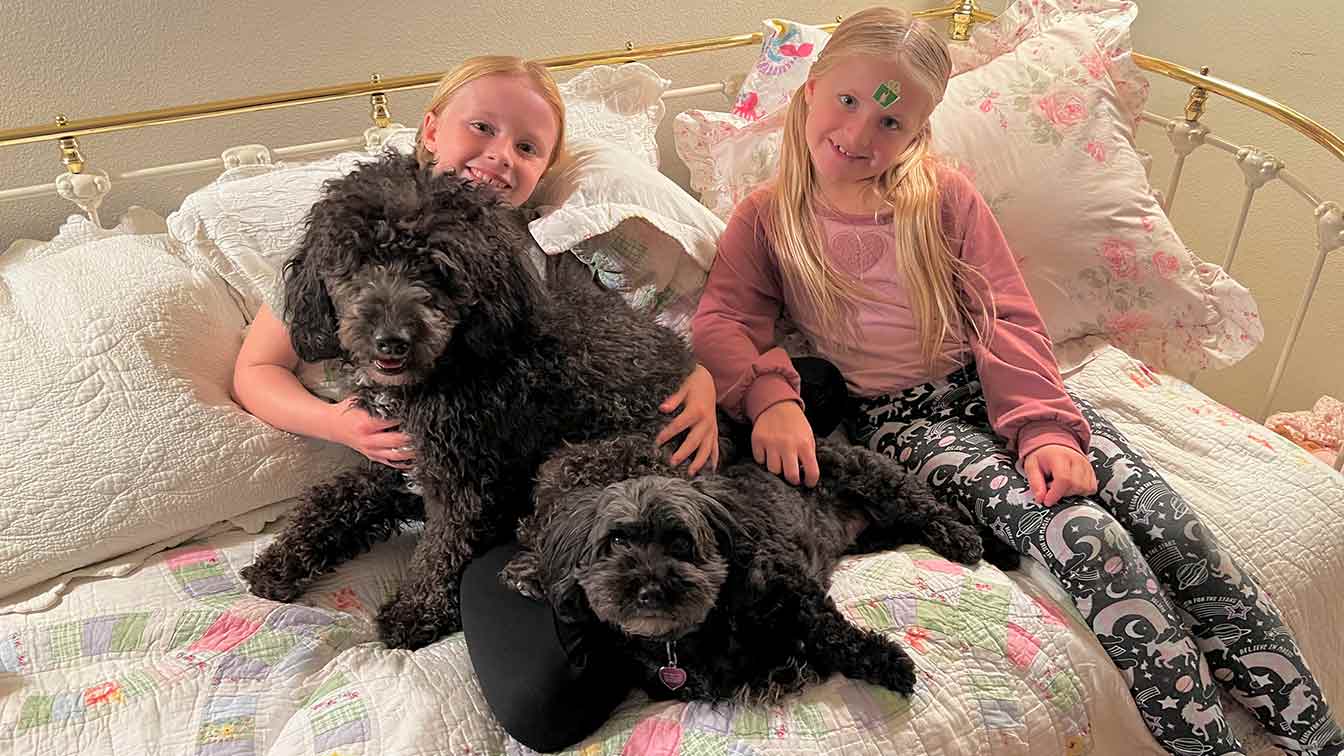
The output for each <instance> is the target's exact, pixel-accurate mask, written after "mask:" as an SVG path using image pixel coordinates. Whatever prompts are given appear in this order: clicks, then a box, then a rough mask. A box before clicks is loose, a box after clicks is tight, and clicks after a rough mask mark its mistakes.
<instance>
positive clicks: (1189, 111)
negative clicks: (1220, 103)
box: [1185, 66, 1209, 122]
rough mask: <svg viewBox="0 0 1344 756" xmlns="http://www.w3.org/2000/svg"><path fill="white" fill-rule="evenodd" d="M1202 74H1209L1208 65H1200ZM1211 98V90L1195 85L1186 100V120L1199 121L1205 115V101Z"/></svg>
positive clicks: (1200, 73)
mask: <svg viewBox="0 0 1344 756" xmlns="http://www.w3.org/2000/svg"><path fill="white" fill-rule="evenodd" d="M1199 75H1200V76H1208V75H1209V67H1208V66H1200V67H1199ZM1208 99H1209V90H1207V89H1205V88H1204V87H1195V88H1194V89H1191V90H1190V97H1189V98H1187V99H1186V101H1185V120H1187V121H1191V122H1194V121H1198V120H1199V117H1200V116H1202V115H1204V103H1205V102H1207V101H1208Z"/></svg>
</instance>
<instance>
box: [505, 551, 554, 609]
mask: <svg viewBox="0 0 1344 756" xmlns="http://www.w3.org/2000/svg"><path fill="white" fill-rule="evenodd" d="M529 556H530V555H522V556H518V557H515V558H514V559H513V561H511V562H509V563H508V564H506V565H504V569H502V570H500V571H499V582H500V583H502V584H503V585H504V587H506V588H508V589H509V590H511V591H513V592H514V593H520V594H522V595H524V596H527V597H528V598H530V599H536V600H537V601H545V600H546V595H545V591H543V590H542V587H541V581H540V580H539V579H538V574H537V563H536V559H532V558H528V557H529Z"/></svg>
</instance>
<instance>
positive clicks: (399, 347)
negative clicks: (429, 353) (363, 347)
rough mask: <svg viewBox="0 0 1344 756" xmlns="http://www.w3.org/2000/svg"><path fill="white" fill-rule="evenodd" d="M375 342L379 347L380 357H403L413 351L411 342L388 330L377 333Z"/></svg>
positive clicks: (374, 338)
mask: <svg viewBox="0 0 1344 756" xmlns="http://www.w3.org/2000/svg"><path fill="white" fill-rule="evenodd" d="M373 343H374V346H376V347H377V348H378V356H379V357H393V358H401V357H405V356H406V353H407V352H409V351H411V344H410V342H408V341H407V340H406V339H403V338H401V337H400V336H395V335H393V334H390V333H386V332H379V333H375V334H374V335H373Z"/></svg>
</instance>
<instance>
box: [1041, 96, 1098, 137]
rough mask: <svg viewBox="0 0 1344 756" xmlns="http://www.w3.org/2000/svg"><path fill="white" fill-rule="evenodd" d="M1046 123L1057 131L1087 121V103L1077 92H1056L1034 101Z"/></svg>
mask: <svg viewBox="0 0 1344 756" xmlns="http://www.w3.org/2000/svg"><path fill="white" fill-rule="evenodd" d="M1036 107H1038V108H1040V111H1041V115H1043V116H1045V120H1046V122H1047V123H1049V124H1051V125H1052V126H1054V127H1055V128H1056V129H1058V130H1063V129H1067V128H1069V127H1070V126H1077V125H1078V124H1080V123H1082V122H1083V121H1086V120H1087V103H1086V102H1084V101H1083V98H1082V97H1081V96H1080V95H1079V94H1078V93H1077V92H1057V93H1054V94H1048V95H1046V96H1044V97H1042V98H1041V99H1039V100H1037V101H1036Z"/></svg>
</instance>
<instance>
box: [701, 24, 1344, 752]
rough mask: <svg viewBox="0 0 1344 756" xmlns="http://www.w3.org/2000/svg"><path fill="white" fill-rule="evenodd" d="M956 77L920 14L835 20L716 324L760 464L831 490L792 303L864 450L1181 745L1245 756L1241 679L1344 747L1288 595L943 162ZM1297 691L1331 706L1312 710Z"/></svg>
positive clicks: (716, 300) (727, 399)
mask: <svg viewBox="0 0 1344 756" xmlns="http://www.w3.org/2000/svg"><path fill="white" fill-rule="evenodd" d="M951 68H952V66H951V60H950V58H949V53H948V50H947V46H946V44H945V43H944V42H943V40H942V39H941V38H940V37H939V36H938V34H937V32H935V31H934V30H933V29H932V28H931V27H930V26H929V25H927V24H925V23H923V22H921V21H918V20H915V19H912V18H911V16H910V15H909V14H908V13H905V12H903V11H898V10H892V9H888V8H871V9H868V10H865V11H862V12H860V13H856V14H854V15H853V16H850V17H849V18H847V19H845V21H844V22H843V23H841V24H840V25H839V27H838V28H837V29H836V30H835V33H834V35H833V36H832V37H831V39H830V41H829V42H828V43H827V45H826V47H825V48H824V49H823V50H822V53H821V55H820V56H819V58H818V59H817V61H816V63H815V64H814V66H813V67H812V70H811V71H810V73H809V78H808V80H807V82H806V83H805V84H804V85H803V86H802V87H800V88H799V90H798V91H797V92H796V93H795V95H794V96H793V99H792V101H791V102H790V104H789V110H788V113H787V117H786V125H785V130H784V137H783V143H782V147H781V156H780V165H779V173H778V176H777V177H776V179H775V180H774V182H773V183H772V184H771V185H769V186H767V187H766V188H764V189H762V190H759V191H757V192H756V193H754V194H752V195H750V196H749V197H747V198H746V199H745V200H743V201H742V203H741V204H739V205H738V207H737V208H736V210H735V212H734V214H733V217H732V219H731V220H730V221H729V223H728V227H727V229H726V230H725V231H724V234H723V237H722V238H721V239H720V242H719V251H718V256H717V258H716V259H715V262H714V266H713V268H712V269H711V271H710V275H709V281H708V284H707V286H706V289H705V292H704V295H703V297H702V299H701V301H700V305H699V310H698V311H697V313H696V316H695V319H694V320H693V322H692V341H693V344H694V346H695V351H696V355H697V357H698V358H699V359H700V361H701V362H702V363H703V364H704V365H705V366H706V367H708V368H709V371H710V373H711V374H713V376H714V380H715V383H716V386H717V390H718V396H719V403H720V406H721V407H723V408H724V409H725V410H726V411H727V412H728V413H729V414H730V415H733V416H736V417H737V418H739V419H742V420H745V421H747V422H750V423H751V425H752V435H751V438H752V451H753V454H754V455H755V458H756V460H757V462H759V463H761V464H762V465H765V466H766V467H768V468H769V469H770V471H772V472H774V473H777V474H779V475H782V476H783V477H784V478H786V479H787V480H788V481H789V482H791V483H794V484H799V483H803V484H807V485H813V484H815V482H816V480H817V474H818V471H817V462H816V456H815V446H814V440H813V439H814V436H813V433H814V430H817V429H816V428H814V427H812V426H811V425H810V424H809V420H808V417H807V414H808V412H807V411H808V410H809V409H810V408H809V407H807V406H806V404H807V401H806V397H805V396H804V395H801V394H800V390H799V389H800V384H802V385H803V386H804V387H805V386H806V382H805V381H800V377H799V375H798V374H797V371H796V370H795V369H794V363H793V362H792V361H791V360H790V358H789V356H788V355H787V354H786V353H785V352H784V351H783V350H782V349H781V348H780V347H778V346H777V345H776V344H775V342H774V340H773V334H774V332H775V326H776V324H777V321H778V320H779V319H780V318H781V316H787V317H788V319H790V320H791V321H792V322H793V323H794V325H795V326H796V327H797V328H798V329H799V330H800V331H801V332H802V333H803V335H805V336H806V337H808V339H809V340H810V341H811V342H812V344H813V346H814V348H815V349H816V351H817V352H818V353H819V354H820V355H821V356H822V357H824V358H825V359H826V360H829V361H830V362H832V363H833V364H834V365H835V366H836V367H837V368H838V369H839V372H840V374H841V375H842V376H843V380H844V383H845V385H846V386H847V388H848V390H849V392H850V394H851V395H852V399H851V400H850V402H849V409H848V412H847V420H846V426H847V430H848V431H849V432H850V434H851V436H852V437H853V439H854V440H855V441H856V442H857V443H862V444H865V445H867V446H869V447H870V448H873V449H875V450H878V451H881V452H884V453H886V454H888V455H890V456H892V457H894V458H895V459H897V460H899V461H900V462H901V463H903V464H904V465H905V466H907V467H908V468H910V469H911V470H913V471H915V472H916V473H917V474H918V475H919V476H920V477H921V478H922V479H923V480H925V481H926V482H927V483H929V484H930V486H931V487H932V488H933V489H934V491H935V492H936V493H938V494H939V495H941V496H943V497H945V498H947V499H949V500H953V501H956V502H958V503H960V504H961V505H963V506H965V507H966V508H967V509H968V510H969V511H971V512H972V513H973V515H974V516H975V517H976V519H977V520H978V521H979V522H981V523H982V524H984V525H985V526H987V527H989V528H990V529H991V530H992V531H993V532H994V533H995V534H996V535H997V536H998V537H999V538H1000V539H1002V540H1003V541H1004V542H1006V543H1008V544H1010V545H1011V546H1013V547H1014V548H1015V549H1017V550H1018V551H1020V552H1021V553H1022V554H1024V555H1025V556H1027V557H1029V558H1032V559H1035V560H1037V561H1038V562H1040V563H1041V564H1043V565H1044V566H1045V567H1047V568H1049V569H1050V570H1051V572H1052V573H1053V574H1054V575H1055V576H1056V577H1057V578H1058V579H1059V581H1060V582H1061V583H1062V584H1063V586H1064V588H1065V589H1066V590H1067V591H1068V592H1069V594H1070V595H1071V596H1072V597H1073V599H1074V601H1075V604H1076V605H1077V607H1078V610H1079V612H1080V613H1081V614H1082V616H1083V618H1084V620H1085V621H1086V622H1087V623H1088V625H1089V626H1090V627H1091V628H1092V630H1093V632H1095V633H1096V635H1097V638H1098V639H1099V640H1100V641H1101V643H1102V645H1103V646H1104V647H1105V648H1106V649H1107V651H1108V652H1109V653H1110V655H1111V657H1112V659H1113V660H1114V661H1115V663H1116V664H1117V666H1118V667H1119V668H1120V670H1121V671H1122V673H1123V674H1124V676H1125V677H1126V679H1127V680H1128V682H1129V683H1130V690H1131V692H1132V693H1133V694H1134V697H1135V701H1136V702H1137V705H1138V707H1139V711H1140V713H1141V714H1142V716H1143V719H1144V721H1145V723H1146V724H1147V725H1148V727H1149V729H1150V730H1151V731H1152V733H1153V736H1154V737H1155V738H1156V739H1157V741H1158V742H1159V743H1161V744H1162V745H1163V747H1165V748H1167V749H1168V750H1171V751H1172V752H1178V753H1194V752H1199V753H1206V754H1232V753H1240V752H1241V751H1242V750H1243V749H1242V745H1241V744H1240V743H1239V742H1238V740H1237V738H1236V737H1235V736H1234V735H1233V734H1232V732H1231V731H1230V729H1229V728H1228V726H1227V722H1226V720H1225V719H1224V717H1223V713H1222V710H1221V708H1220V706H1219V702H1218V696H1217V687H1216V686H1215V684H1214V680H1217V681H1218V682H1220V683H1222V684H1223V685H1224V687H1226V688H1227V690H1229V691H1230V692H1231V693H1232V695H1233V696H1234V697H1236V698H1237V699H1239V700H1241V701H1242V702H1243V703H1245V704H1246V705H1247V706H1248V708H1249V709H1250V710H1251V711H1252V712H1253V713H1254V714H1255V715H1256V716H1257V717H1258V718H1259V719H1260V721H1261V723H1262V724H1263V725H1264V727H1265V729H1266V730H1267V732H1268V733H1269V734H1270V737H1271V739H1272V740H1273V741H1274V742H1275V744H1276V745H1278V746H1280V747H1282V748H1284V749H1286V750H1288V751H1289V752H1292V753H1338V752H1339V751H1340V745H1339V743H1340V741H1341V734H1340V730H1339V727H1338V725H1336V724H1335V722H1334V721H1333V719H1332V718H1331V715H1330V712H1329V710H1328V708H1327V707H1326V703H1325V700H1324V698H1323V697H1322V695H1321V690H1320V688H1319V686H1318V685H1317V684H1316V681H1315V679H1314V678H1313V677H1312V675H1311V673H1310V672H1309V671H1308V669H1307V666H1306V664H1305V663H1304V662H1303V660H1302V658H1301V655H1300V653H1299V652H1298V649H1297V646H1296V644H1295V643H1294V642H1293V640H1292V637H1291V635H1290V634H1289V633H1288V631H1287V629H1286V628H1285V627H1284V626H1283V622H1282V620H1281V619H1280V617H1279V614H1278V612H1277V610H1276V609H1275V608H1274V605H1273V603H1272V602H1271V601H1270V599H1269V597H1268V596H1266V595H1265V594H1264V593H1263V592H1262V591H1261V590H1260V588H1259V587H1258V586H1257V584H1256V582H1255V580H1254V579H1253V578H1252V577H1251V576H1250V575H1249V574H1247V573H1245V572H1244V571H1243V570H1241V569H1239V568H1238V567H1237V566H1236V565H1235V563H1234V562H1233V560H1232V558H1231V556H1230V555H1229V554H1228V553H1227V552H1226V551H1224V550H1222V549H1220V548H1219V546H1218V544H1217V543H1216V541H1215V539H1214V538H1213V535H1212V534H1211V533H1210V532H1209V531H1208V530H1207V529H1206V528H1204V527H1203V525H1202V524H1201V523H1200V522H1199V520H1198V519H1197V518H1196V516H1195V514H1194V513H1193V512H1191V511H1190V508H1189V506H1188V505H1187V504H1186V503H1185V502H1184V501H1183V500H1182V499H1181V498H1180V496H1179V495H1177V494H1176V493H1175V492H1174V491H1173V490H1172V489H1171V488H1170V487H1169V486H1168V485H1167V483H1166V482H1165V481H1164V480H1163V479H1162V478H1161V476H1159V475H1158V474H1157V472H1156V471H1154V470H1153V469H1152V468H1151V467H1149V466H1148V465H1147V463H1145V462H1144V461H1143V459H1142V458H1141V457H1140V456H1139V455H1138V454H1137V453H1136V452H1135V451H1134V450H1133V449H1132V448H1131V447H1130V445H1129V443H1128V442H1127V441H1126V440H1125V438H1124V437H1123V436H1122V435H1121V434H1120V433H1119V432H1118V431H1117V430H1116V429H1115V427H1114V426H1112V425H1111V424H1110V423H1109V422H1108V421H1106V420H1105V419H1104V418H1102V417H1100V416H1099V415H1098V414H1097V413H1096V412H1095V411H1093V409H1092V408H1091V407H1090V406H1088V405H1087V404H1086V403H1085V402H1082V401H1080V400H1076V399H1074V398H1073V397H1071V396H1070V395H1069V393H1068V392H1067V391H1066V390H1065V388H1064V385H1063V382H1062V380H1061V378H1060V374H1059V369H1058V366H1057V365H1056V363H1055V361H1054V357H1053V354H1052V352H1051V345H1050V341H1049V338H1048V336H1047V335H1046V330H1045V326H1044V324H1043V323H1042V322H1041V318H1040V315H1039V314H1038V312H1037V310H1036V307H1035V304H1034V303H1033V302H1032V299H1031V295H1030V294H1029V293H1028V291H1027V288H1026V285H1025V284H1024V282H1023V279H1022V276H1021V274H1020V272H1019V271H1018V269H1017V265H1016V263H1015V261H1014V257H1013V254H1012V252H1011V251H1010V250H1009V248H1008V245H1007V243H1006V242H1005V241H1004V238H1003V235H1002V233H1001V231H1000V230H999V227H998V225H997V223H996V222H995V220H994V217H993V215H992V214H991V213H990V210H989V208H988V207H987V205H986V204H985V202H984V200H983V199H982V198H981V197H980V195H979V194H978V193H977V192H976V191H975V188H974V187H973V186H972V185H971V184H970V182H969V181H967V179H966V178H965V177H963V176H962V175H961V174H959V173H957V172H956V171H953V170H950V169H948V168H946V167H944V166H942V165H941V164H939V163H938V162H937V161H936V160H935V159H934V158H933V156H932V155H931V154H930V132H929V115H930V114H931V113H932V111H933V108H934V106H935V105H937V103H938V102H939V100H940V99H941V98H942V96H943V93H944V91H945V89H946V87H947V82H948V78H949V76H950V74H951ZM1057 505H1058V506H1057ZM1201 651H1202V653H1201ZM1290 699H1292V700H1296V701H1299V702H1301V701H1306V702H1308V705H1307V706H1305V707H1303V706H1298V707H1297V708H1296V709H1293V710H1292V711H1293V713H1294V716H1292V717H1289V716H1286V715H1285V714H1284V708H1285V706H1287V705H1288V703H1289V701H1290Z"/></svg>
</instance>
